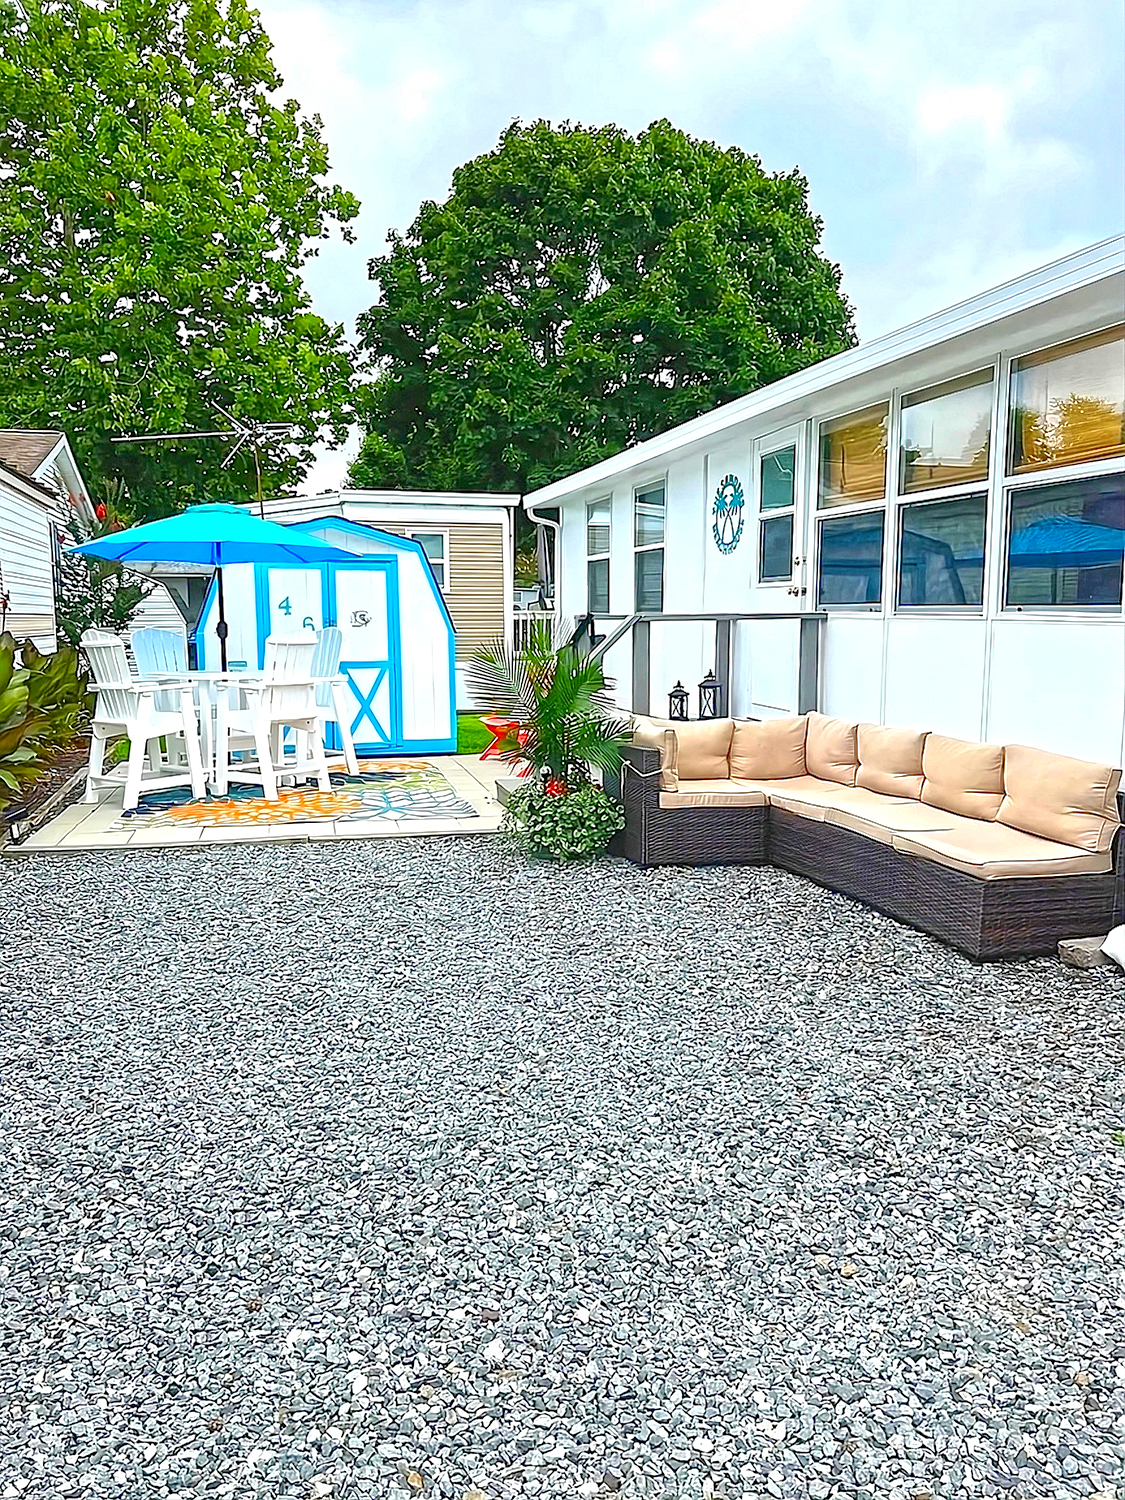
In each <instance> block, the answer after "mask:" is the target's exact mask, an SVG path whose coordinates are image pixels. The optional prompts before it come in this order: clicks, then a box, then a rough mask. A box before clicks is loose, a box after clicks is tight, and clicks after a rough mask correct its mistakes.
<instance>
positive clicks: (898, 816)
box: [825, 786, 957, 844]
mask: <svg viewBox="0 0 1125 1500" xmlns="http://www.w3.org/2000/svg"><path fill="white" fill-rule="evenodd" d="M842 790H843V791H848V792H862V793H864V795H865V796H866V797H869V798H870V799H871V800H870V801H869V802H861V801H860V800H859V799H858V798H857V799H856V800H855V801H849V802H845V803H843V804H842V805H839V804H837V805H832V804H831V803H830V804H829V805H828V807H827V808H826V809H825V821H826V822H828V823H835V825H836V826H837V827H838V828H850V829H851V830H852V832H853V833H862V834H863V835H864V837H865V838H869V839H874V840H875V841H876V842H877V843H880V844H889V843H892V842H893V840H894V836H895V834H896V833H926V832H933V833H937V832H942V831H944V832H952V831H953V829H954V826H955V825H956V823H957V818H956V815H955V814H953V813H947V812H943V811H942V809H941V808H934V807H927V806H926V805H925V804H924V803H922V802H918V801H916V800H915V799H914V798H913V797H885V796H883V795H882V793H880V792H871V791H867V790H866V788H864V787H858V786H856V787H844V788H842Z"/></svg>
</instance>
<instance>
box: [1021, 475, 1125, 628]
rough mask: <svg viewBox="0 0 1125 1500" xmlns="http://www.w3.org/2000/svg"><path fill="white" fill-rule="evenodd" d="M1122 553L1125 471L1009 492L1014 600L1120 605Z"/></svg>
mask: <svg viewBox="0 0 1125 1500" xmlns="http://www.w3.org/2000/svg"><path fill="white" fill-rule="evenodd" d="M1123 558H1125V474H1104V475H1101V476H1099V477H1096V478H1090V479H1080V480H1075V481H1074V482H1072V483H1070V484H1044V485H1032V486H1029V487H1027V488H1023V489H1016V490H1010V491H1009V492H1008V558H1007V563H1008V568H1007V572H1008V579H1007V593H1006V598H1007V603H1008V604H1009V605H1011V606H1018V607H1024V608H1028V607H1030V608H1046V609H1051V608H1068V607H1069V608H1072V609H1081V608H1091V607H1097V606H1109V607H1112V606H1114V605H1120V604H1121V588H1122V566H1123V564H1122V559H1123Z"/></svg>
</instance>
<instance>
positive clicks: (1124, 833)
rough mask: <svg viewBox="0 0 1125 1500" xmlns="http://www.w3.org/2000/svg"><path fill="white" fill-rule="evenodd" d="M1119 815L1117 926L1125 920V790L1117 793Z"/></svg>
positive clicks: (1115, 853)
mask: <svg viewBox="0 0 1125 1500" xmlns="http://www.w3.org/2000/svg"><path fill="white" fill-rule="evenodd" d="M1117 816H1118V817H1119V818H1120V819H1121V822H1122V827H1120V828H1119V829H1118V830H1117V833H1116V835H1115V837H1114V840H1113V873H1114V876H1115V877H1116V889H1115V890H1114V893H1113V923H1114V926H1115V927H1116V926H1120V925H1121V924H1122V923H1123V922H1125V792H1118V794H1117Z"/></svg>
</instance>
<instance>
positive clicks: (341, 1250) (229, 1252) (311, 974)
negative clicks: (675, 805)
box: [0, 839, 1125, 1500]
mask: <svg viewBox="0 0 1125 1500" xmlns="http://www.w3.org/2000/svg"><path fill="white" fill-rule="evenodd" d="M0 911H2V912H3V917H2V918H0V933H2V941H0V962H2V971H0V972H2V974H3V981H2V985H0V990H2V998H0V1056H2V1059H3V1065H4V1071H3V1078H4V1088H3V1095H2V1101H0V1141H2V1153H0V1160H2V1166H3V1181H2V1183H0V1496H2V1497H27V1496H33V1497H44V1500H47V1497H49V1500H65V1497H71V1496H75V1497H78V1496H81V1497H102V1496H115V1497H117V1496H120V1497H130V1500H134V1497H136V1500H149V1497H163V1496H168V1495H175V1496H179V1497H200V1500H203V1497H212V1496H236V1497H278V1500H314V1497H321V1500H329V1497H331V1500H360V1497H371V1496H378V1497H385V1496H387V1497H389V1496H396V1495H397V1496H403V1495H412V1494H414V1495H422V1496H431V1495H435V1496H451V1497H455V1500H481V1497H484V1500H507V1497H516V1496H543V1497H560V1500H561V1497H575V1496H582V1497H593V1496H607V1495H614V1494H616V1495H620V1496H624V1497H642V1496H645V1497H649V1496H651V1497H657V1496H660V1497H663V1496H688V1497H698V1500H724V1497H726V1500H759V1497H802V1500H803V1497H809V1500H829V1497H837V1496H839V1497H847V1500H883V1497H887V1500H923V1497H933V1500H939V1497H941V1500H945V1497H954V1496H956V1497H961V1496H965V1497H970V1496H971V1497H979V1496H1007V1497H1013V1500H1030V1497H1049V1500H1056V1497H1072V1496H1087V1497H1092V1496H1099V1497H1102V1500H1108V1497H1121V1496H1123V1495H1125V1380H1123V1378H1122V1377H1123V1375H1125V1298H1123V1280H1122V1268H1123V1264H1125V1256H1123V1237H1125V1135H1122V1131H1123V1130H1125V1097H1123V1095H1125V1066H1123V1064H1125V983H1123V982H1122V981H1123V977H1125V976H1122V975H1121V974H1120V972H1119V971H1117V970H1112V971H1111V970H1106V969H1096V970H1090V971H1088V972H1080V971H1071V970H1067V969H1064V968H1063V967H1062V966H1061V965H1059V964H1058V963H1057V962H1054V961H1053V960H1042V961H1036V962H1033V963H1025V964H1007V965H993V966H986V967H979V966H976V965H973V964H972V963H970V962H969V961H968V960H965V959H962V958H960V957H958V956H957V955H956V954H953V953H952V952H950V951H949V950H948V949H945V948H943V947H941V946H940V945H939V944H937V943H935V942H932V941H931V940H929V939H928V938H925V937H922V936H919V935H917V934H915V933H912V932H910V931H908V930H907V929H905V928H902V927H900V926H898V925H896V924H895V923H893V922H890V921H887V920H884V919H883V918H881V917H878V916H876V915H874V914H873V913H871V912H868V911H865V910H863V909H862V908H860V907H858V906H855V905H853V904H852V903H851V902H849V901H847V900H844V899H843V898H841V897H838V896H834V895H830V894H828V893H826V892H824V891H821V890H819V889H817V888H816V887H815V886H812V885H810V884H808V883H806V882H804V881H801V880H799V879H796V878H794V877H791V876H788V875H786V874H784V873H782V872H779V871H775V870H768V869H764V870H763V869H760V870H740V869H727V870H695V871H676V870H665V871H652V872H641V871H637V870H634V869H632V868H631V867H630V866H627V865H625V864H620V863H616V862H613V863H605V864H601V865H599V866H596V867H590V868H579V869H567V870H564V871H560V870H556V869H554V868H550V867H547V866H542V865H530V866H529V865H526V864H523V863H520V862H519V861H518V860H517V859H515V858H514V857H512V856H510V855H509V854H508V853H507V852H506V851H505V850H504V848H503V846H502V845H501V844H499V843H498V842H497V841H494V840H485V839H472V840H468V839H463V840H459V841H454V840H403V841H395V842H386V841H384V842H378V843H346V844H330V845H306V846H277V847H274V848H270V847H268V846H265V847H257V848H231V847H221V848H216V849H213V850H193V851H184V852H178V851H173V852H167V853H143V852H139V851H135V852H131V853H129V854H127V855H120V856H119V855H82V856H75V857H72V858H57V857H56V858H48V859H33V858H25V859H20V860H10V861H7V862H6V863H5V864H4V865H3V866H2V867H0Z"/></svg>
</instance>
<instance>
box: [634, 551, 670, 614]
mask: <svg viewBox="0 0 1125 1500" xmlns="http://www.w3.org/2000/svg"><path fill="white" fill-rule="evenodd" d="M636 559H637V565H636V576H635V578H634V585H635V588H636V593H635V601H636V602H635V603H634V605H633V608H634V609H639V610H646V611H652V612H655V613H657V614H659V613H660V611H661V610H662V609H663V608H664V548H663V547H652V548H650V549H649V551H647V552H638V553H637V554H636Z"/></svg>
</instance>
